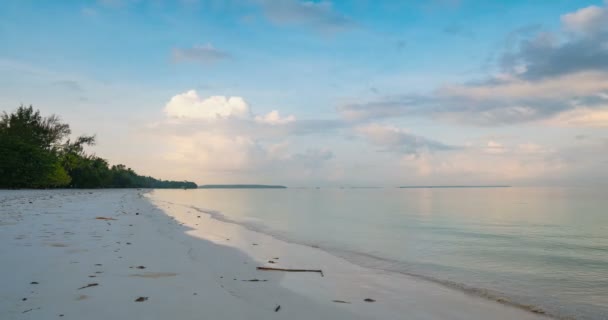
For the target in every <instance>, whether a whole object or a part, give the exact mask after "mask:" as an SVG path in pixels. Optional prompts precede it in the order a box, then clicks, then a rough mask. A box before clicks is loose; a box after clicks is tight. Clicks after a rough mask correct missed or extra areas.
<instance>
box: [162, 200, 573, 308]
mask: <svg viewBox="0 0 608 320" xmlns="http://www.w3.org/2000/svg"><path fill="white" fill-rule="evenodd" d="M167 203H171V202H167ZM171 204H174V205H182V206H185V207H188V208H191V209H193V210H196V211H198V212H200V213H203V214H206V215H208V216H209V217H210V218H212V219H214V220H217V221H221V222H224V223H230V224H235V225H238V226H241V227H243V228H245V229H247V230H250V231H253V232H258V233H262V234H265V235H268V236H270V237H272V238H275V239H277V240H280V241H283V242H287V243H292V244H298V245H304V246H308V247H312V248H316V249H320V250H323V251H325V252H327V253H329V254H331V255H334V256H336V257H339V258H342V259H345V260H346V261H349V262H351V263H353V264H356V265H358V266H361V267H364V268H369V269H377V270H382V271H386V272H393V273H398V274H402V275H406V276H410V277H414V278H417V279H422V280H425V281H429V282H433V283H436V284H439V285H442V286H445V287H448V288H451V289H454V290H458V291H461V292H464V293H466V294H469V295H473V296H477V297H481V298H485V299H488V300H491V301H494V302H498V303H501V304H504V305H508V306H511V307H515V308H518V309H522V310H525V311H528V312H531V313H535V314H540V315H545V316H548V317H552V318H555V319H563V320H573V319H575V318H573V317H570V316H564V315H560V314H556V313H554V312H551V311H549V310H546V309H545V308H543V307H541V306H538V305H534V304H529V303H525V302H523V301H518V299H516V298H513V297H509V296H506V295H504V294H501V293H499V292H496V291H493V290H489V289H485V288H478V287H473V286H469V285H466V284H463V283H459V282H455V281H451V280H445V279H439V278H436V277H432V276H429V275H424V274H420V273H415V272H410V271H408V270H403V269H402V268H401V269H400V268H394V267H392V268H391V267H388V266H385V267H378V266H374V263H365V262H364V261H362V259H361V258H363V259H370V260H374V261H378V262H384V263H385V264H386V263H388V264H389V265H392V266H397V265H399V264H401V263H400V262H399V261H395V260H392V259H387V258H383V257H379V256H375V255H372V254H368V253H363V252H358V251H351V250H344V249H339V248H332V247H331V246H325V245H322V244H319V243H310V242H306V241H298V240H295V239H293V238H290V237H289V236H288V235H286V234H283V233H281V232H277V231H276V230H273V229H271V228H268V227H267V226H265V225H263V224H262V223H255V222H251V221H250V222H246V221H237V220H234V219H232V218H230V217H228V216H226V215H224V214H223V213H221V212H220V211H217V210H211V209H204V208H199V207H196V206H189V205H183V204H177V203H171Z"/></svg>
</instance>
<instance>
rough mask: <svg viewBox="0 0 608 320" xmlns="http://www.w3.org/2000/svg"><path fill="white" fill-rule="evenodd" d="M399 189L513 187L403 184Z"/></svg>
mask: <svg viewBox="0 0 608 320" xmlns="http://www.w3.org/2000/svg"><path fill="white" fill-rule="evenodd" d="M398 188H399V189H449V188H452V189H454V188H511V186H506V185H505V186H500V185H496V186H401V187H398Z"/></svg>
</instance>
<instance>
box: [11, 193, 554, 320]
mask: <svg viewBox="0 0 608 320" xmlns="http://www.w3.org/2000/svg"><path fill="white" fill-rule="evenodd" d="M184 192H188V191H184ZM0 230H1V232H0V255H1V256H2V271H3V272H2V275H1V276H0V318H1V319H59V318H60V319H143V318H147V319H270V318H277V319H463V320H464V319H547V317H546V316H543V315H539V314H536V313H534V312H531V311H527V310H523V309H521V308H516V307H513V306H509V305H505V304H501V303H498V302H495V301H491V300H489V299H484V298H482V297H478V296H474V295H470V294H467V293H465V292H462V291H458V290H454V289H451V288H449V287H446V286H442V285H439V284H437V283H433V282H429V281H425V280H422V279H417V278H413V277H409V276H407V275H402V274H394V273H389V272H386V271H381V270H374V269H367V268H363V267H360V266H357V265H355V264H352V263H350V262H348V261H346V260H343V259H342V258H339V257H336V256H333V255H331V254H329V253H327V252H325V251H323V250H320V249H318V248H314V247H311V246H305V245H299V244H295V243H289V242H285V241H281V240H279V239H276V238H273V237H271V236H269V235H265V234H262V233H258V232H255V231H252V230H248V229H245V228H244V227H242V226H240V225H236V224H232V223H227V222H223V221H219V220H217V219H214V218H213V217H212V216H211V215H209V214H206V213H205V212H202V211H200V210H196V209H194V208H192V207H189V206H184V205H179V204H174V203H170V202H166V201H163V200H161V199H159V198H157V197H155V196H154V192H153V191H149V190H135V189H129V190H53V191H46V190H40V191H36V190H32V191H1V192H0ZM257 267H270V268H285V269H313V270H317V269H318V270H322V271H323V272H322V274H320V273H318V272H283V271H262V270H257Z"/></svg>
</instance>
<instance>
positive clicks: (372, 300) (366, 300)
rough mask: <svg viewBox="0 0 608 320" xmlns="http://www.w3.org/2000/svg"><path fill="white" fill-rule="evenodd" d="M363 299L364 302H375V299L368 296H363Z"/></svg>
mask: <svg viewBox="0 0 608 320" xmlns="http://www.w3.org/2000/svg"><path fill="white" fill-rule="evenodd" d="M363 301H365V302H376V300H374V299H370V298H365V299H364V300H363Z"/></svg>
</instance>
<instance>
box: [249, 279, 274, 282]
mask: <svg viewBox="0 0 608 320" xmlns="http://www.w3.org/2000/svg"><path fill="white" fill-rule="evenodd" d="M243 281H247V282H266V281H268V280H260V279H250V280H243Z"/></svg>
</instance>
